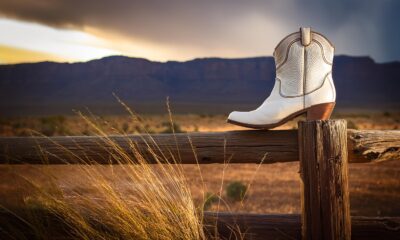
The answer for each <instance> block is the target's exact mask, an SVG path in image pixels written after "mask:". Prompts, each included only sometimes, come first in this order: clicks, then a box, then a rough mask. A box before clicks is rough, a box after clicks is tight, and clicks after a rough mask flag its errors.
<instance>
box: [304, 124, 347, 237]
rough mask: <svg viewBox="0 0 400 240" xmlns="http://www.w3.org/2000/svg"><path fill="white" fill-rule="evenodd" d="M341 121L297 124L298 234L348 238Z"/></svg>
mask: <svg viewBox="0 0 400 240" xmlns="http://www.w3.org/2000/svg"><path fill="white" fill-rule="evenodd" d="M346 125H347V124H346V121H345V120H323V121H321V120H318V121H302V122H300V123H299V135H298V137H299V157H300V177H301V180H302V181H301V182H302V184H301V185H302V189H301V190H302V197H301V198H302V199H301V203H302V207H301V208H302V237H303V239H307V240H317V239H324V240H328V239H329V240H336V239H345V240H350V238H351V222H350V202H349V191H348V168H347V137H346V131H347V129H346V128H347V126H346Z"/></svg>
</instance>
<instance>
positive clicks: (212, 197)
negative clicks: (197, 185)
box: [203, 192, 219, 211]
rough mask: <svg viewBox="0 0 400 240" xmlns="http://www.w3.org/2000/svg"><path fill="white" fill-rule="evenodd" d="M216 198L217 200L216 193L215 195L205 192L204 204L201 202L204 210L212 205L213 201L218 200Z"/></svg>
mask: <svg viewBox="0 0 400 240" xmlns="http://www.w3.org/2000/svg"><path fill="white" fill-rule="evenodd" d="M218 200H219V197H218V196H217V195H215V194H214V193H210V192H207V193H206V197H205V200H204V204H203V209H204V211H206V210H208V209H210V207H211V206H212V205H213V203H216V202H218Z"/></svg>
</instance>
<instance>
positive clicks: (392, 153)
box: [347, 130, 400, 162]
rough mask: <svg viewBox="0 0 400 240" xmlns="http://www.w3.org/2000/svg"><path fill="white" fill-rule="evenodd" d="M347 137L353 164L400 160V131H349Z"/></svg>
mask: <svg viewBox="0 0 400 240" xmlns="http://www.w3.org/2000/svg"><path fill="white" fill-rule="evenodd" d="M347 136H348V137H347V141H348V149H349V159H350V160H351V162H381V161H386V160H395V159H397V160H400V131H398V130H362V131H361V130H348V131H347Z"/></svg>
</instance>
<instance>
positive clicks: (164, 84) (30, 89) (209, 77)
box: [0, 56, 400, 115]
mask: <svg viewBox="0 0 400 240" xmlns="http://www.w3.org/2000/svg"><path fill="white" fill-rule="evenodd" d="M333 78H334V82H335V85H336V88H337V105H338V107H341V108H371V109H386V108H391V109H393V108H394V109H396V108H398V107H400V94H399V89H400V62H391V63H382V64H380V63H375V62H374V61H373V60H372V59H371V58H369V57H350V56H336V57H335V59H334V65H333ZM274 81H275V65H274V60H273V58H272V57H256V58H240V59H223V58H204V59H194V60H191V61H186V62H177V61H168V62H153V61H149V60H146V59H142V58H130V57H124V56H112V57H105V58H102V59H98V60H92V61H88V62H79V63H54V62H41V63H27V64H15V65H0V114H2V115H7V114H14V113H17V114H24V113H25V112H26V113H32V114H34V113H35V111H39V112H43V113H45V112H46V110H49V111H50V110H51V109H53V110H57V109H58V111H60V113H62V112H64V111H68V112H71V109H72V108H74V109H80V108H83V107H85V106H88V107H89V108H90V107H97V108H98V109H103V110H104V109H107V108H109V109H114V108H115V107H116V106H118V103H117V101H116V99H115V98H114V97H113V95H112V93H115V94H116V95H117V96H118V97H120V98H121V99H122V100H123V101H125V102H127V103H128V104H132V105H133V106H139V109H140V110H141V111H143V112H158V111H161V110H160V109H162V108H164V107H163V106H164V105H165V99H166V96H169V97H170V99H171V102H172V106H176V108H177V110H178V111H179V112H220V111H222V113H225V112H224V111H229V110H230V109H233V108H242V109H243V108H244V109H246V108H249V107H254V106H257V105H258V104H260V103H261V102H262V101H263V100H264V99H265V98H266V97H267V96H268V94H269V92H270V91H271V89H272V87H273V84H274ZM35 109H36V110H35ZM399 109H400V108H399ZM53 110H52V111H53ZM24 111H25V112H24ZM162 111H164V110H162Z"/></svg>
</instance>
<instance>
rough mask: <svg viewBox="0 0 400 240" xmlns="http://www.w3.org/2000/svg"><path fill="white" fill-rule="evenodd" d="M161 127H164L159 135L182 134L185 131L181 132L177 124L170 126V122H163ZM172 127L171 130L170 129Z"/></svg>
mask: <svg viewBox="0 0 400 240" xmlns="http://www.w3.org/2000/svg"><path fill="white" fill-rule="evenodd" d="M161 126H162V127H164V130H163V131H161V133H172V132H175V133H183V132H185V131H183V130H182V128H181V126H180V125H179V124H177V123H173V124H171V123H170V122H163V123H161ZM172 126H173V129H172Z"/></svg>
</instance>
